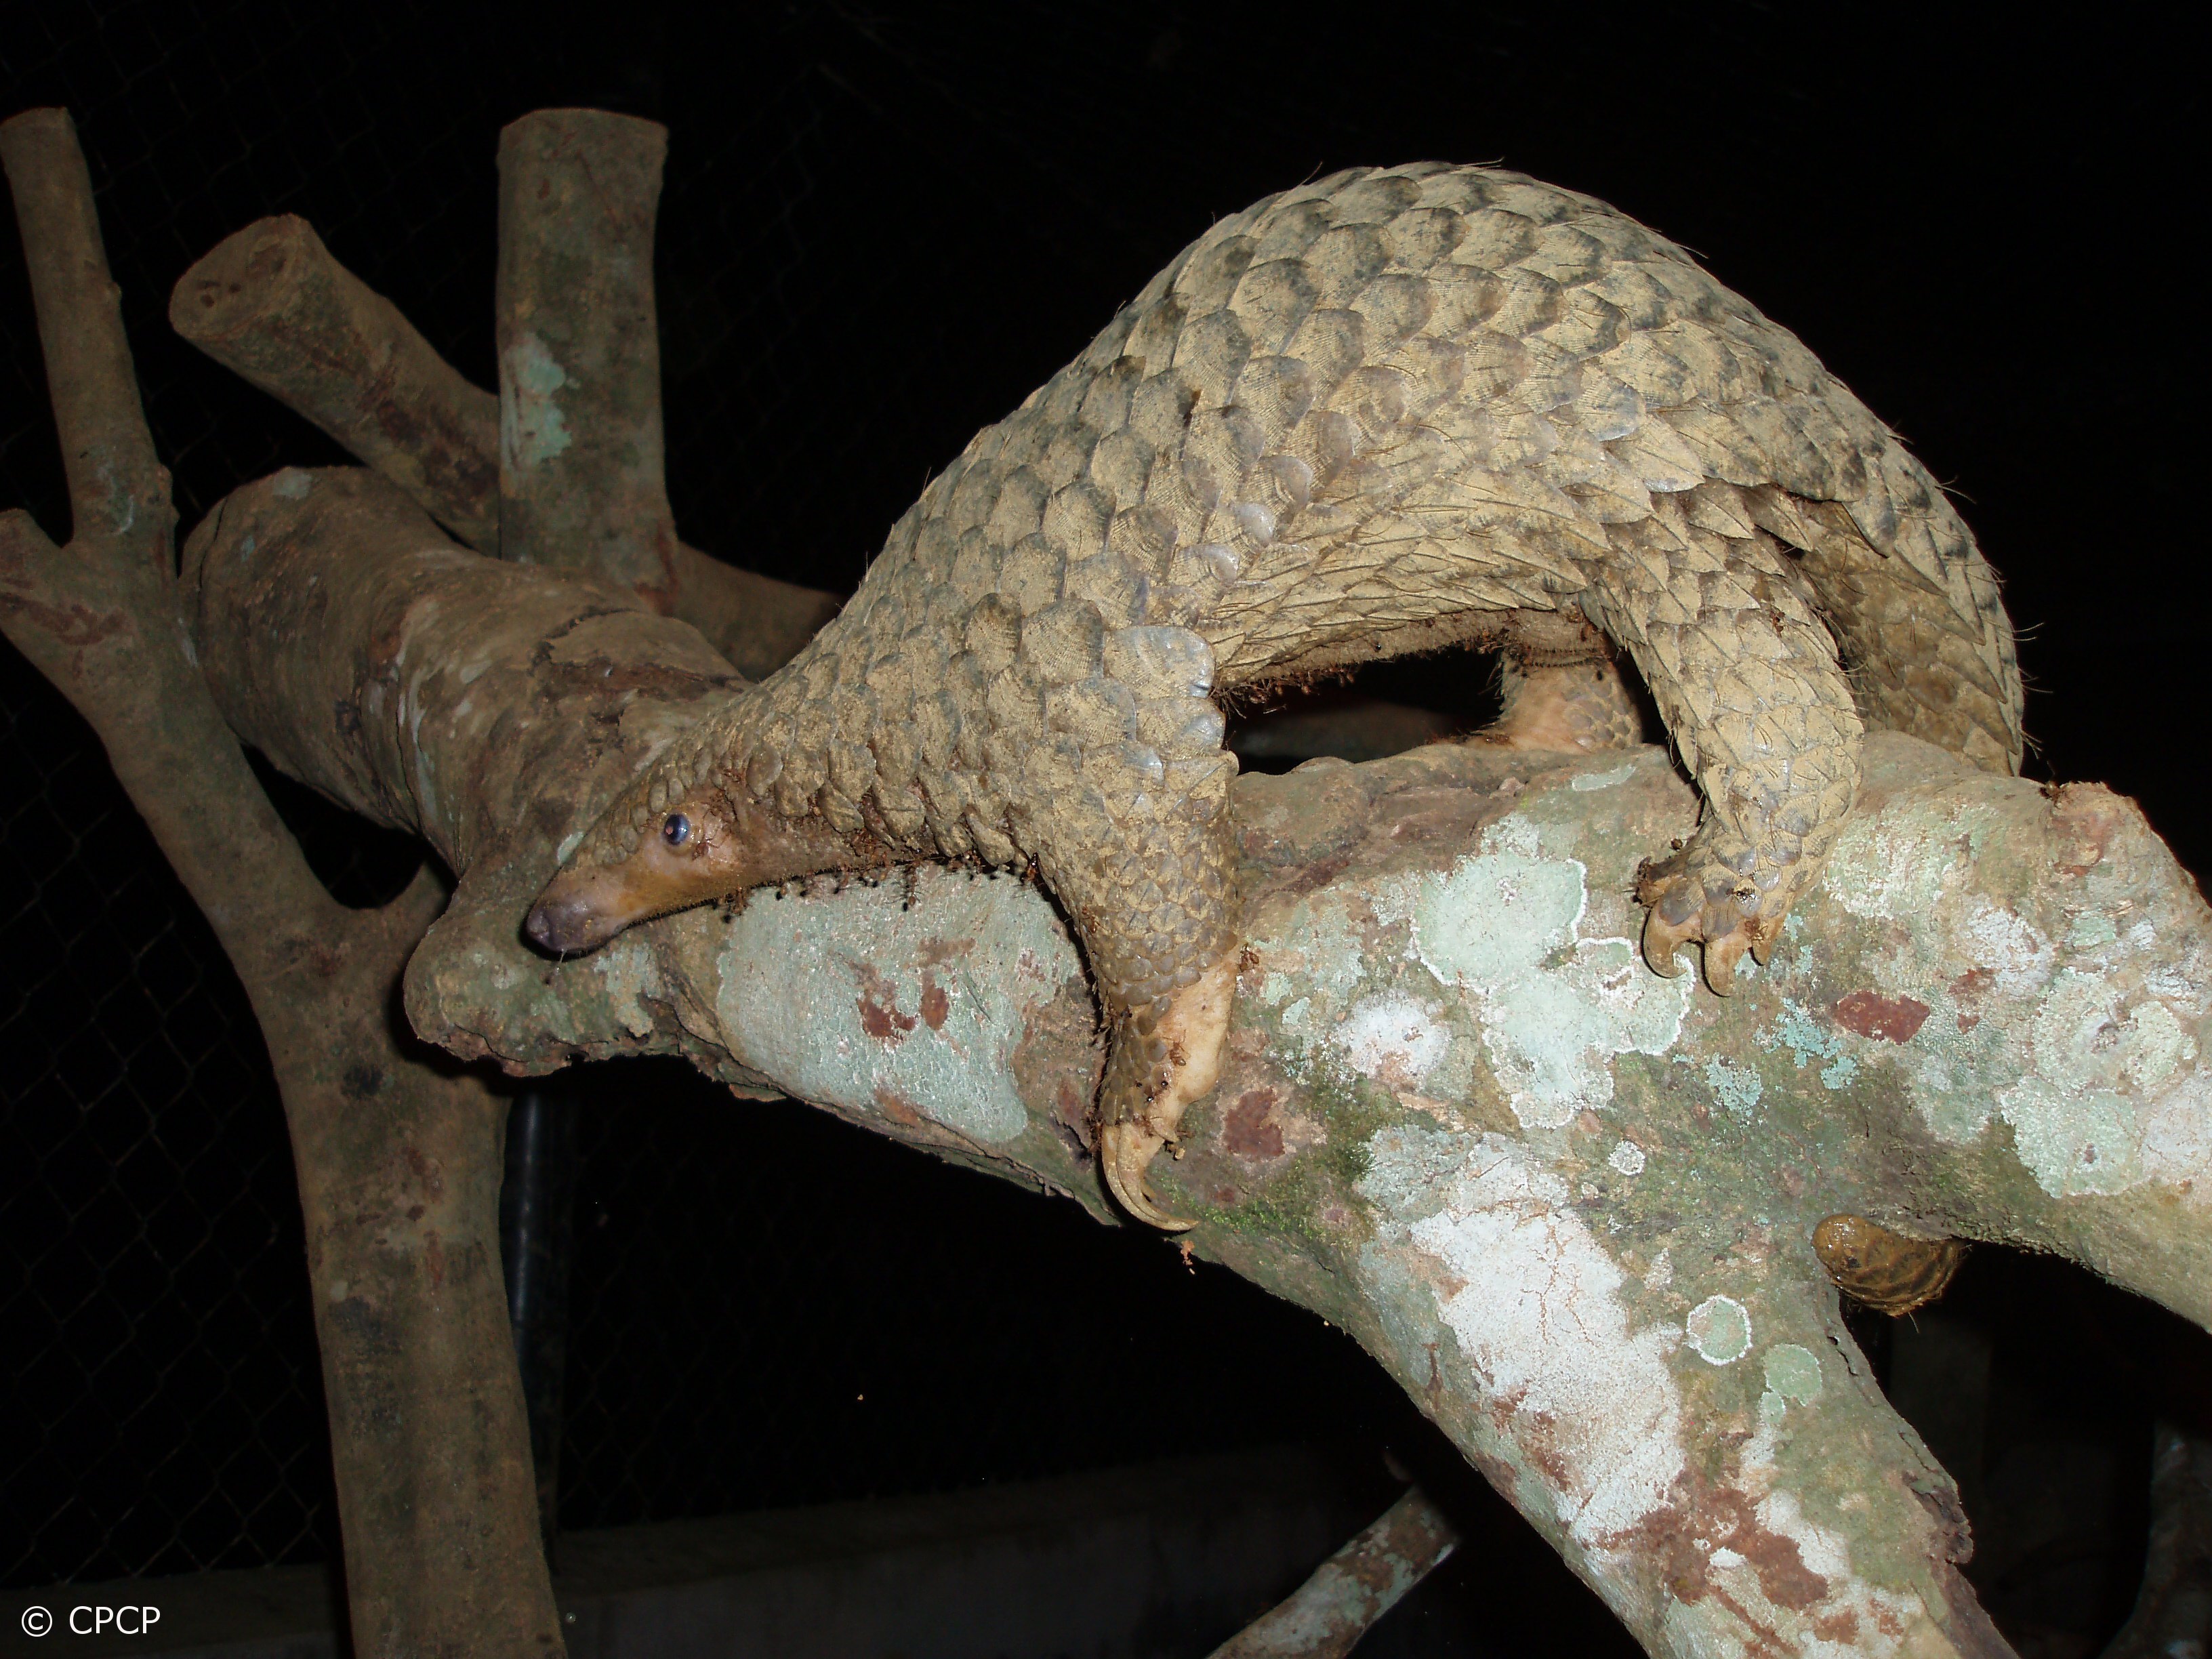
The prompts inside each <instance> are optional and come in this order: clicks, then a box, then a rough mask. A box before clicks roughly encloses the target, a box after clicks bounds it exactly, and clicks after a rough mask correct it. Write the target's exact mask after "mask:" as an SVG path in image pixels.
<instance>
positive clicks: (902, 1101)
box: [876, 1020, 922, 1129]
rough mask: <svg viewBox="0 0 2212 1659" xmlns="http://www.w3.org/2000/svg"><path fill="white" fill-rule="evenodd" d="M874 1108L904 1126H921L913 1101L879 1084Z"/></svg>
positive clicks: (920, 1118) (913, 1127)
mask: <svg viewBox="0 0 2212 1659" xmlns="http://www.w3.org/2000/svg"><path fill="white" fill-rule="evenodd" d="M907 1023H908V1024H909V1025H911V1024H913V1022H912V1021H911V1020H909V1021H908V1022H907ZM876 1109H878V1111H880V1112H882V1113H883V1115H884V1116H885V1117H887V1118H889V1119H890V1121H892V1122H894V1123H896V1124H899V1125H901V1126H902V1127H906V1128H908V1129H915V1128H919V1127H921V1123H922V1115H921V1111H920V1110H919V1109H917V1108H916V1107H915V1103H913V1102H912V1101H910V1100H908V1098H907V1097H905V1096H904V1095H902V1094H898V1093H896V1092H895V1091H891V1090H890V1089H886V1088H884V1086H883V1085H880V1084H878V1085H877V1087H876Z"/></svg>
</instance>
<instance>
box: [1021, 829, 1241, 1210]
mask: <svg viewBox="0 0 2212 1659" xmlns="http://www.w3.org/2000/svg"><path fill="white" fill-rule="evenodd" d="M1226 794H1227V792H1226V789H1225V788H1220V789H1214V788H1208V789H1206V790H1205V791H1204V792H1202V793H1200V794H1198V795H1196V796H1194V797H1193V798H1192V799H1188V801H1186V802H1183V803H1163V802H1160V801H1158V800H1157V799H1153V800H1144V799H1133V800H1132V801H1131V802H1130V803H1129V806H1130V808H1132V809H1133V810H1129V811H1115V810H1114V809H1113V808H1112V807H1109V808H1108V809H1107V812H1108V816H1105V817H1100V816H1098V814H1097V811H1096V810H1095V809H1096V806H1097V799H1096V798H1095V797H1094V798H1093V799H1092V800H1091V802H1090V803H1088V805H1090V806H1091V808H1092V809H1093V810H1091V811H1085V803H1081V802H1071V803H1070V804H1069V810H1068V811H1065V812H1063V813H1062V814H1061V815H1060V816H1059V817H1057V818H1055V819H1054V821H1053V822H1052V823H1051V826H1050V828H1049V829H1048V830H1047V832H1046V833H1045V835H1044V836H1042V840H1043V842H1044V845H1043V847H1042V849H1041V850H1040V853H1039V855H1038V859H1037V866H1038V870H1039V872H1040V873H1041V874H1042V875H1043V877H1044V878H1045V880H1046V881H1047V883H1048V884H1049V885H1050V886H1051V887H1052V889H1053V890H1054V892H1055V893H1057V894H1058V895H1059V896H1060V902H1062V903H1063V904H1065V905H1066V907H1067V908H1068V913H1069V915H1070V916H1071V918H1072V919H1073V921H1074V923H1075V927H1076V932H1077V933H1078V934H1079V936H1080V937H1081V939H1082V941H1083V945H1084V950H1085V953H1086V954H1087V955H1088V957H1089V958H1090V964H1091V973H1092V975H1093V977H1094V978H1095V979H1096V980H1097V985H1098V990H1099V994H1100V1001H1101V1003H1102V1005H1103V1012H1104V1014H1105V1017H1106V1021H1107V1026H1108V1031H1109V1047H1108V1050H1107V1056H1106V1076H1105V1081H1104V1083H1103V1086H1102V1087H1101V1089H1100V1091H1099V1096H1098V1117H1097V1123H1098V1162H1099V1165H1100V1168H1101V1170H1103V1173H1104V1175H1105V1177H1106V1183H1107V1185H1108V1186H1109V1188H1111V1189H1112V1191H1113V1194H1114V1196H1115V1198H1116V1199H1117V1200H1120V1202H1121V1206H1122V1207H1123V1208H1124V1209H1126V1210H1127V1211H1128V1212H1129V1213H1130V1214H1131V1215H1132V1216H1133V1217H1135V1218H1137V1219H1138V1220H1139V1221H1144V1222H1148V1223H1150V1224H1151V1225H1153V1226H1155V1227H1161V1228H1166V1229H1170V1230H1177V1231H1179V1230H1181V1229H1183V1228H1186V1227H1189V1226H1191V1225H1194V1223H1192V1222H1190V1221H1188V1220H1185V1219H1183V1218H1180V1217H1177V1216H1176V1215H1173V1214H1171V1213H1170V1212H1168V1211H1166V1210H1164V1208H1162V1207H1161V1206H1160V1204H1159V1203H1158V1200H1155V1199H1154V1198H1153V1196H1152V1194H1151V1193H1150V1192H1148V1191H1147V1190H1146V1183H1145V1172H1146V1170H1147V1169H1148V1168H1150V1166H1151V1164H1152V1159H1153V1158H1154V1156H1155V1155H1156V1154H1158V1152H1159V1151H1160V1149H1161V1148H1162V1147H1163V1146H1172V1145H1173V1144H1174V1143H1175V1141H1176V1136H1177V1133H1178V1131H1179V1130H1180V1128H1181V1127H1182V1117H1183V1113H1184V1111H1185V1109H1187V1108H1188V1106H1189V1105H1190V1103H1192V1102H1193V1101H1195V1100H1198V1099H1200V1098H1201V1097H1204V1096H1206V1094H1208V1093H1210V1092H1212V1089H1213V1085H1214V1084H1215V1082H1216V1081H1217V1080H1218V1079H1219V1077H1220V1074H1221V1058H1222V1049H1223V1047H1224V1044H1225V1040H1226V1038H1227V1036H1228V1033H1229V1016H1230V1012H1231V1005H1232V1003H1233V1001H1234V999H1235V993H1236V986H1237V939H1236V937H1235V934H1234V927H1233V924H1234V920H1235V914H1236V906H1235V893H1234V883H1233V874H1232V862H1231V858H1232V848H1231V828H1230V822H1229V814H1228V810H1227V799H1226ZM1194 818H1195V819H1196V820H1197V821H1195V822H1194V821H1193V820H1194ZM1086 820H1095V821H1090V822H1086Z"/></svg>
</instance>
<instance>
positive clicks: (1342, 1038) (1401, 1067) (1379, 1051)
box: [1330, 995, 1451, 1089]
mask: <svg viewBox="0 0 2212 1659" xmlns="http://www.w3.org/2000/svg"><path fill="white" fill-rule="evenodd" d="M1330 1041H1331V1042H1334V1044H1335V1046H1336V1047H1337V1048H1339V1049H1340V1050H1341V1051H1342V1053H1343V1054H1344V1058H1345V1060H1346V1062H1347V1063H1348V1064H1349V1065H1350V1066H1352V1070H1354V1071H1356V1072H1358V1073H1362V1074H1364V1076H1367V1077H1371V1078H1373V1079H1376V1081H1378V1082H1381V1083H1385V1084H1388V1085H1390V1086H1391V1087H1392V1088H1395V1089H1418V1088H1419V1087H1420V1086H1421V1085H1422V1084H1423V1083H1424V1082H1425V1081H1426V1080H1427V1079H1428V1075H1429V1073H1431V1072H1432V1071H1434V1070H1435V1069H1436V1067H1437V1064H1438V1062H1439V1061H1441V1060H1443V1057H1444V1053H1445V1051H1446V1050H1447V1049H1448V1048H1449V1047H1450V1046H1451V1033H1450V1032H1449V1030H1446V1029H1445V1028H1444V1026H1443V1024H1440V1023H1439V1022H1438V1020H1437V1015H1436V1011H1435V1010H1433V1009H1431V1008H1425V1007H1423V1006H1421V1005H1420V1004H1419V1003H1418V1002H1416V1001H1414V1000H1413V999H1412V998H1411V997H1407V996H1397V995H1388V996H1376V997H1365V998H1363V999H1361V1000H1359V1001H1358V1002H1356V1003H1354V1004H1353V1005H1352V1009H1351V1011H1350V1012H1348V1013H1347V1014H1346V1016H1345V1018H1344V1020H1343V1023H1342V1024H1340V1025H1338V1026H1337V1028H1336V1030H1334V1031H1333V1032H1331V1033H1330Z"/></svg>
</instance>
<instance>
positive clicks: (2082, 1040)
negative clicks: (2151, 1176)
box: [1997, 968, 2197, 1197]
mask: <svg viewBox="0 0 2212 1659" xmlns="http://www.w3.org/2000/svg"><path fill="white" fill-rule="evenodd" d="M2028 1040H2029V1044H2030V1054H2031V1058H2032V1061H2033V1069H2032V1070H2030V1071H2029V1073H2027V1075H2026V1076H2025V1077H2023V1078H2021V1080H2020V1081H2019V1082H2018V1083H2016V1084H2015V1085H2013V1086H2012V1087H2010V1088H2008V1089H2006V1090H2003V1091H2000V1092H1999V1094H1998V1096H1997V1109H1998V1110H1999V1112H2000V1113H2001V1114H2002V1115H2003V1117H2004V1120H2005V1121H2006V1122H2008V1123H2009V1124H2011V1125H2012V1128H2013V1144H2014V1146H2015V1150H2016V1151H2017V1152H2019V1154H2020V1158H2021V1162H2022V1163H2023V1164H2027V1167H2028V1170H2030V1172H2031V1173H2033V1175H2034V1176H2035V1179H2036V1182H2037V1183H2038V1184H2039V1185H2040V1186H2041V1187H2042V1188H2043V1189H2044V1190H2045V1192H2048V1193H2050V1194H2053V1195H2054V1196H2058V1197H2063V1196H2066V1195H2068V1194H2075V1193H2108V1194H2109V1193H2118V1192H2124V1191H2126V1190H2127V1189H2128V1188H2130V1187H2132V1186H2135V1185H2136V1183H2137V1182H2141V1181H2142V1179H2143V1157H2142V1154H2143V1143H2144V1140H2145V1139H2146V1131H2147V1129H2148V1117H2149V1115H2150V1113H2149V1108H2150V1107H2151V1106H2152V1104H2153V1103H2155V1102H2157V1101H2158V1100H2159V1098H2160V1096H2161V1095H2162V1093H2163V1092H2164V1091H2166V1085H2168V1084H2169V1083H2171V1082H2172V1080H2173V1078H2174V1075H2175V1073H2177V1072H2178V1071H2179V1069H2180V1068H2181V1067H2182V1066H2184V1065H2185V1064H2186V1063H2188V1062H2191V1061H2193V1060H2195V1059H2196V1058H2197V1043H2196V1039H2195V1038H2193V1037H2191V1036H2189V1035H2188V1033H2186V1032H2185V1031H2184V1030H2182V1028H2181V1024H2180V1022H2179V1021H2178V1020H2177V1019H2175V1018H2174V1017H2173V1013H2172V1011H2171V1010H2170V1009H2168V1008H2167V1007H2166V1005H2165V1004H2164V1003H2162V1002H2159V1001H2155V1000H2149V999H2144V1000H2139V1001H2136V1002H2135V1003H2134V1004H2132V1006H2122V995H2121V992H2120V988H2119V987H2118V986H2116V985H2115V984H2113V983H2112V980H2111V979H2110V978H2109V977H2108V976H2106V975H2091V974H2084V973H2080V972H2077V971H2075V969H2070V968H2069V969H2063V970H2062V971H2061V972H2060V973H2059V974H2058V975H2057V977H2056V979H2055V980H2054V981H2052V983H2051V990H2050V993H2049V994H2048V995H2046V996H2045V998H2044V1000H2043V1002H2042V1004H2041V1006H2039V1008H2037V1010H2036V1011H2035V1013H2034V1016H2033V1018H2032V1019H2030V1020H2029V1022H2028Z"/></svg>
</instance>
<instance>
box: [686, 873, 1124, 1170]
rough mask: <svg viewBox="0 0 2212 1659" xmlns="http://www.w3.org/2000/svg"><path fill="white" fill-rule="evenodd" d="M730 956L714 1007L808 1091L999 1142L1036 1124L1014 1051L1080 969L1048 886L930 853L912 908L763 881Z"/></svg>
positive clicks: (761, 1063) (867, 895)
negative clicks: (941, 866)
mask: <svg viewBox="0 0 2212 1659" xmlns="http://www.w3.org/2000/svg"><path fill="white" fill-rule="evenodd" d="M720 970H721V971H720V983H719V987H718V990H717V994H716V999H715V1009H716V1012H717V1014H718V1015H719V1017H720V1021H721V1025H722V1032H723V1036H724V1039H725V1041H726V1042H727V1043H728V1045H729V1047H730V1049H731V1051H732V1053H733V1054H735V1055H736V1056H737V1057H738V1059H739V1060H741V1061H743V1062H744V1064H746V1065H748V1066H752V1067H754V1068H755V1069H757V1070H758V1071H762V1072H765V1073H768V1074H769V1076H771V1077H773V1078H775V1079H776V1080H777V1081H778V1082H780V1083H781V1084H783V1085H785V1086H787V1087H788V1088H789V1089H790V1090H791V1091H793V1093H795V1094H797V1095H799V1097H802V1098H804V1099H806V1100H810V1101H814V1102H817V1103H822V1104H826V1105H832V1106H836V1107H841V1108H843V1109H847V1110H851V1111H859V1112H866V1113H872V1114H877V1115H885V1116H888V1117H890V1118H891V1119H892V1120H893V1121H897V1120H898V1119H899V1118H900V1117H901V1116H902V1115H903V1114H915V1115H920V1116H921V1117H927V1118H929V1119H932V1120H933V1121H936V1122H938V1123H940V1124H942V1125H944V1126H945V1127H946V1128H948V1129H951V1130H952V1131H954V1132H955V1133H957V1134H959V1135H962V1136H963V1137H965V1138H966V1139H969V1140H973V1141H977V1142H981V1143H982V1144H984V1145H986V1146H1003V1145H1004V1144H1006V1142H1008V1141H1010V1140H1012V1139H1013V1138H1014V1137H1015V1136H1017V1135H1018V1134H1019V1133H1021V1132H1022V1130H1023V1129H1024V1127H1026V1125H1027V1123H1028V1114H1027V1112H1026V1111H1025V1109H1024V1107H1023V1105H1022V1103H1021V1100H1020V1097H1018V1095H1017V1094H1016V1092H1015V1089H1014V1081H1013V1077H1012V1057H1013V1053H1014V1050H1015V1048H1016V1047H1017V1046H1018V1044H1019V1042H1021V1039H1022V1036H1023V1033H1024V1030H1026V1029H1027V1027H1028V1024H1029V1021H1030V1016H1031V1014H1032V1013H1033V1012H1035V1011H1036V1009H1038V1008H1039V1007H1041V1006H1042V1005H1044V1004H1045V1003H1046V1002H1048V1001H1049V1000H1051V999H1052V997H1053V996H1054V994H1056V993H1057V992H1058V990H1059V988H1060V986H1061V985H1063V984H1065V983H1066V981H1068V980H1070V979H1078V978H1079V977H1080V975H1081V969H1080V967H1079V965H1078V963H1077V961H1076V957H1075V951H1074V947H1073V946H1072V945H1070V944H1069V943H1068V941H1067V938H1066V935H1065V934H1064V933H1062V932H1061V931H1060V928H1059V927H1058V925H1057V924H1056V923H1055V921H1054V918H1053V914H1052V910H1051V907H1050V906H1049V905H1048V903H1047V902H1045V900H1044V899H1043V898H1042V896H1040V895H1039V894H1037V893H1036V892H1035V891H1034V890H1030V889H1029V888H1026V887H1024V886H1022V885H1019V884H1015V883H1012V882H1003V881H1000V882H994V881H992V880H989V879H987V878H982V877H975V876H969V875H965V874H961V873H957V872H949V871H941V870H936V869H932V868H928V867H924V868H923V869H922V870H921V872H919V873H918V874H917V875H916V877H915V903H914V906H913V908H911V909H910V910H909V909H908V908H905V907H904V905H903V902H902V896H901V894H900V892H899V891H898V890H896V889H895V888H892V887H880V888H878V887H853V888H848V889H847V890H845V891H844V892H842V893H837V894H829V895H817V896H814V897H812V898H810V899H809V900H807V901H806V902H804V903H786V902H777V901H776V900H775V898H774V896H772V895H770V894H769V893H765V892H763V893H757V894H755V895H754V896H753V897H752V899H751V901H750V902H749V903H747V905H746V906H745V908H744V910H743V911H742V912H741V913H740V914H739V915H738V916H737V917H736V919H735V920H734V921H732V923H731V925H730V929H729V933H728V937H727V939H726V941H725V943H724V945H723V946H722V951H721V958H720Z"/></svg>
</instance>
